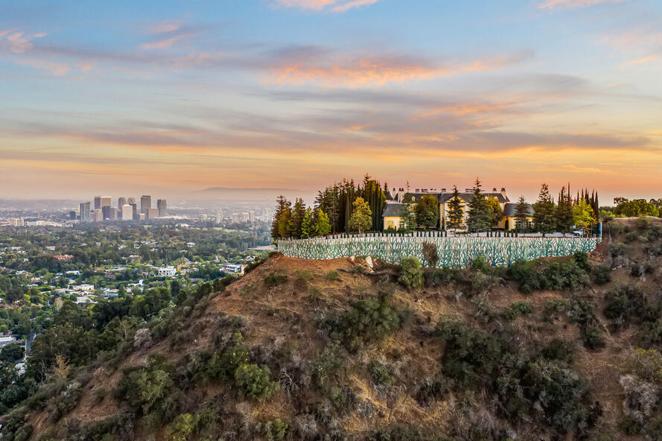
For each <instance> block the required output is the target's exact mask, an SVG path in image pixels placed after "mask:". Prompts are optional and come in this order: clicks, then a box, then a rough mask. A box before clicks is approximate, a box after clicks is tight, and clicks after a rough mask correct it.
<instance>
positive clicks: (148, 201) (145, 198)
mask: <svg viewBox="0 0 662 441" xmlns="http://www.w3.org/2000/svg"><path fill="white" fill-rule="evenodd" d="M150 208H152V197H151V196H149V195H146V194H144V195H142V196H140V212H141V213H144V214H148V213H149V209H150Z"/></svg>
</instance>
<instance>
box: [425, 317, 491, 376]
mask: <svg viewBox="0 0 662 441" xmlns="http://www.w3.org/2000/svg"><path fill="white" fill-rule="evenodd" d="M437 334H438V335H439V336H440V337H441V338H442V339H443V340H444V341H445V342H446V349H445V351H444V355H443V358H442V362H443V368H442V371H443V372H444V374H445V375H446V376H448V377H450V378H452V379H453V380H455V381H456V382H457V384H458V385H460V386H465V387H473V388H477V387H480V385H481V384H483V383H484V382H486V381H489V380H490V379H491V378H492V376H493V373H494V371H495V369H496V368H497V366H498V360H499V359H500V357H501V353H502V351H503V350H504V348H503V343H502V342H501V340H499V339H498V338H496V337H495V336H493V335H491V334H487V333H485V332H483V331H480V330H477V329H473V328H470V327H468V326H467V325H465V324H463V323H460V322H456V321H442V322H441V323H440V324H439V326H438V328H437Z"/></svg>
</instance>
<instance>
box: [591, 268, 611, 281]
mask: <svg viewBox="0 0 662 441" xmlns="http://www.w3.org/2000/svg"><path fill="white" fill-rule="evenodd" d="M593 281H594V282H595V283H596V284H598V285H606V284H607V283H609V282H611V268H610V267H609V266H607V265H598V266H596V267H594V268H593Z"/></svg>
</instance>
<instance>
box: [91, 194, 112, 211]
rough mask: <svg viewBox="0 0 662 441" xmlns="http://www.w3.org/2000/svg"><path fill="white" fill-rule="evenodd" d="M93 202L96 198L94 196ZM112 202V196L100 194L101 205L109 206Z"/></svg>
mask: <svg viewBox="0 0 662 441" xmlns="http://www.w3.org/2000/svg"><path fill="white" fill-rule="evenodd" d="M95 203H96V198H95ZM112 203H113V198H112V197H110V196H101V207H99V208H103V207H110V206H111V205H112Z"/></svg>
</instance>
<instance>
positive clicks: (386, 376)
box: [368, 360, 395, 386]
mask: <svg viewBox="0 0 662 441" xmlns="http://www.w3.org/2000/svg"><path fill="white" fill-rule="evenodd" d="M368 372H369V373H370V378H372V381H373V382H374V383H375V384H376V385H378V386H390V385H391V384H393V381H394V380H395V378H394V377H393V374H392V373H391V370H390V369H389V368H388V366H386V365H385V364H383V363H380V362H378V361H375V360H373V361H371V362H370V363H369V364H368Z"/></svg>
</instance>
